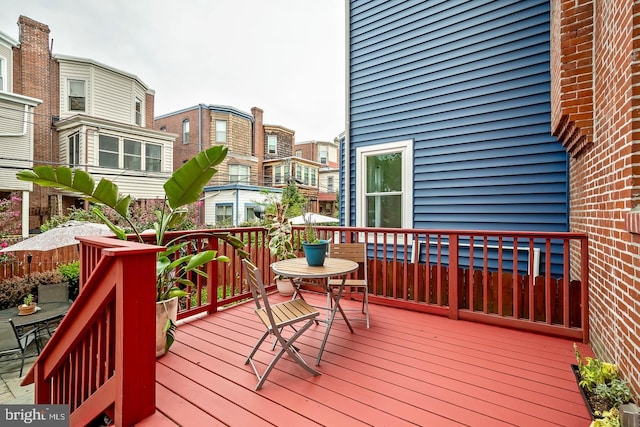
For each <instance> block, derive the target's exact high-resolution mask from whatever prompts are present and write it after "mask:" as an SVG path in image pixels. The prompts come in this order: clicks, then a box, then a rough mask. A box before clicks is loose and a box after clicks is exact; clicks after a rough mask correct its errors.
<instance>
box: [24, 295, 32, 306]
mask: <svg viewBox="0 0 640 427" xmlns="http://www.w3.org/2000/svg"><path fill="white" fill-rule="evenodd" d="M22 303H23V304H24V305H31V304H33V295H32V294H29V295H27V296H26V297H24V298H23V299H22Z"/></svg>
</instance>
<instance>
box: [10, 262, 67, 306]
mask: <svg viewBox="0 0 640 427" xmlns="http://www.w3.org/2000/svg"><path fill="white" fill-rule="evenodd" d="M63 281H64V279H63V278H62V275H61V274H60V273H58V272H57V271H45V272H35V273H31V276H30V278H29V280H27V277H19V276H17V277H12V278H10V279H7V280H4V281H3V282H2V283H0V309H2V310H4V309H5V308H11V307H17V306H19V305H20V304H22V302H23V300H24V297H26V296H27V295H29V294H33V295H38V286H39V285H43V284H49V283H60V282H63Z"/></svg>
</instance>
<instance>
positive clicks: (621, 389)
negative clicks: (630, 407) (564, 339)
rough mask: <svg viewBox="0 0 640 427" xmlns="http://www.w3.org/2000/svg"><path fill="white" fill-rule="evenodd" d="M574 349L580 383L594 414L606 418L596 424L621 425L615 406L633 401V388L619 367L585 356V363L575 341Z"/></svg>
mask: <svg viewBox="0 0 640 427" xmlns="http://www.w3.org/2000/svg"><path fill="white" fill-rule="evenodd" d="M573 350H574V353H575V355H576V360H577V362H578V373H579V376H580V380H579V382H578V385H579V386H580V387H582V389H583V390H584V392H585V396H586V397H587V400H588V401H589V403H590V406H591V409H592V410H593V412H594V414H596V415H598V416H602V417H603V419H604V421H602V423H600V424H595V425H597V426H619V425H620V424H619V420H618V412H617V410H616V409H615V408H617V407H618V406H620V405H621V404H624V403H628V402H630V401H631V390H630V389H629V386H628V385H627V383H626V381H624V380H623V379H621V378H620V377H619V374H618V367H617V366H616V365H615V364H613V363H607V362H603V361H602V360H599V359H594V358H591V357H585V358H584V360H585V362H586V363H585V362H583V358H582V356H581V354H580V351H579V350H578V346H577V344H575V343H574V344H573ZM597 421H598V420H597ZM616 423H617V424H616ZM592 425H594V424H593V423H592Z"/></svg>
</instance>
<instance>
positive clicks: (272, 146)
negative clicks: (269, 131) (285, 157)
mask: <svg viewBox="0 0 640 427" xmlns="http://www.w3.org/2000/svg"><path fill="white" fill-rule="evenodd" d="M277 145H278V136H277V135H267V149H268V153H269V154H276V147H277Z"/></svg>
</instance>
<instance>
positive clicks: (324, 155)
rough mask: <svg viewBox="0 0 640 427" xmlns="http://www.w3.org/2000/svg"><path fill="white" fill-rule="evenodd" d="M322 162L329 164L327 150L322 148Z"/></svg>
mask: <svg viewBox="0 0 640 427" xmlns="http://www.w3.org/2000/svg"><path fill="white" fill-rule="evenodd" d="M320 163H322V164H323V165H326V164H327V150H320Z"/></svg>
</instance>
